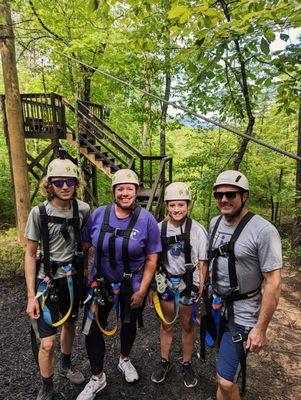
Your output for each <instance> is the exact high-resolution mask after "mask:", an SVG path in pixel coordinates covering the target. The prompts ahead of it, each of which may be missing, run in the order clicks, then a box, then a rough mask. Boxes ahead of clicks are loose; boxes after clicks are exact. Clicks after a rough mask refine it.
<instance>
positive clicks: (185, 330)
mask: <svg viewBox="0 0 301 400" xmlns="http://www.w3.org/2000/svg"><path fill="white" fill-rule="evenodd" d="M192 312H193V306H183V305H182V304H180V311H179V314H180V322H181V325H182V345H183V362H184V363H185V362H189V361H190V360H191V357H192V352H193V346H194V342H195V328H194V325H193V321H192V318H191V314H192Z"/></svg>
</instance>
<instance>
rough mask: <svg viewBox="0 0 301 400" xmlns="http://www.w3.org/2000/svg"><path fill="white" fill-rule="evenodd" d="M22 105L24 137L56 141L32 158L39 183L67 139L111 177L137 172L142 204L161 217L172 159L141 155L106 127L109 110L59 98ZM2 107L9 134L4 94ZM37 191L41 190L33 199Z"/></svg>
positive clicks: (26, 98)
mask: <svg viewBox="0 0 301 400" xmlns="http://www.w3.org/2000/svg"><path fill="white" fill-rule="evenodd" d="M21 102H22V109H23V120H24V136H25V138H38V139H51V140H52V143H51V144H50V145H49V146H47V147H46V148H45V149H44V150H43V151H42V152H41V154H39V155H38V156H37V157H36V159H34V158H33V157H32V156H31V155H30V154H28V160H29V162H28V170H29V172H31V173H32V174H33V175H34V177H35V178H36V179H37V181H39V180H40V178H41V177H42V176H43V175H44V174H45V171H46V167H47V165H43V163H41V160H42V159H43V158H44V157H45V156H46V155H48V154H49V153H50V152H51V151H54V152H55V151H57V148H58V147H59V146H60V142H59V140H61V139H67V140H68V141H69V143H70V144H71V145H72V146H74V147H75V148H77V147H78V146H79V148H80V153H81V154H82V155H83V157H84V158H86V159H87V160H88V161H89V163H90V164H91V165H93V166H95V167H96V168H97V169H98V170H100V171H102V172H103V173H104V174H105V175H107V176H108V177H111V176H112V174H114V173H115V172H116V171H118V170H119V169H121V168H130V169H132V170H134V171H135V172H136V173H137V175H138V177H139V182H140V187H139V192H138V202H139V203H140V204H141V205H142V206H144V207H146V208H147V209H148V210H150V211H152V212H153V214H154V215H155V217H156V218H159V217H162V211H163V195H164V188H165V186H166V185H167V184H169V183H170V182H172V158H171V157H161V156H145V155H143V154H142V153H140V152H139V151H138V150H137V149H136V148H135V147H134V146H132V145H131V144H130V143H128V141H127V140H125V139H124V138H123V137H122V136H121V135H119V134H118V133H117V132H115V131H114V130H113V129H112V128H111V127H109V126H108V125H107V124H106V122H105V120H104V119H105V110H104V107H103V106H101V105H99V104H96V103H90V102H84V101H78V102H77V104H76V106H74V105H72V104H71V103H69V102H68V101H67V100H66V99H63V98H62V96H59V95H57V94H55V93H50V94H40V93H35V94H22V95H21ZM1 104H2V113H3V121H4V128H5V131H6V133H7V125H6V114H5V96H3V95H2V96H1ZM52 157H53V156H52ZM70 158H72V157H70ZM73 160H74V159H73ZM37 191H38V185H37V188H36V190H35V192H34V194H33V197H32V199H33V198H34V196H35V195H36V193H37ZM94 202H95V198H94Z"/></svg>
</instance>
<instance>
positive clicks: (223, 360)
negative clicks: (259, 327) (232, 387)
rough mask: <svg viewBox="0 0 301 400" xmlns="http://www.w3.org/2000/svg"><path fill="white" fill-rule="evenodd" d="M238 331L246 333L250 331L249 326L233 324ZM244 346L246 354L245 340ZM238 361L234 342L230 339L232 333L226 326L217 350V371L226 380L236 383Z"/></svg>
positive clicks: (238, 367)
mask: <svg viewBox="0 0 301 400" xmlns="http://www.w3.org/2000/svg"><path fill="white" fill-rule="evenodd" d="M235 326H236V328H237V331H238V332H239V333H244V334H246V335H247V334H248V333H249V332H250V329H251V328H249V327H245V326H242V325H238V324H235ZM244 348H245V352H246V355H247V354H248V352H247V350H246V342H244ZM240 371H241V368H240V362H239V359H238V355H237V349H236V344H235V343H234V342H233V340H232V333H231V332H229V330H228V329H227V327H226V330H225V332H224V333H223V336H222V338H221V342H220V347H219V350H218V357H217V373H218V374H219V376H221V377H222V378H224V379H226V380H227V381H230V382H234V383H236V382H237V381H238V378H239V375H240Z"/></svg>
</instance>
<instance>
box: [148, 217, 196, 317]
mask: <svg viewBox="0 0 301 400" xmlns="http://www.w3.org/2000/svg"><path fill="white" fill-rule="evenodd" d="M167 224H168V221H167V220H165V221H163V222H162V226H161V243H162V249H163V251H162V253H161V256H160V268H159V271H158V273H157V274H156V276H155V280H156V283H157V285H156V290H154V293H153V303H154V307H155V310H156V312H157V314H158V315H159V317H160V318H161V320H162V321H163V322H164V323H165V324H166V325H171V324H173V323H174V322H175V321H176V319H177V317H178V314H179V304H180V294H179V285H180V281H181V279H183V281H184V282H185V285H186V288H185V290H184V291H183V295H184V296H187V297H189V296H190V295H191V292H192V291H194V292H196V291H197V288H196V287H194V285H193V273H194V271H195V266H194V265H193V264H192V261H191V244H190V233H191V225H192V219H191V218H189V217H187V218H186V224H185V230H184V232H183V228H182V226H181V227H180V229H181V234H180V235H174V236H167ZM178 242H183V243H184V257H185V273H184V274H178V275H174V274H170V273H169V272H168V271H167V269H166V265H168V248H169V246H171V245H173V244H175V243H178ZM162 276H163V278H162ZM164 278H165V281H166V279H167V282H168V281H169V282H170V283H171V289H172V291H173V294H174V304H175V316H174V318H173V320H172V321H167V320H166V318H165V317H164V314H163V311H162V308H161V305H160V300H159V296H158V293H164V291H165V290H166V287H167V286H168V283H165V285H164V284H162V283H161V282H162V279H164Z"/></svg>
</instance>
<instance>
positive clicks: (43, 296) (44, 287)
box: [36, 264, 74, 328]
mask: <svg viewBox="0 0 301 400" xmlns="http://www.w3.org/2000/svg"><path fill="white" fill-rule="evenodd" d="M62 268H63V270H64V272H65V274H66V279H67V284H68V290H69V299H70V305H69V309H68V311H67V313H66V314H65V315H64V316H63V317H62V318H61V319H60V320H59V321H57V322H52V317H51V312H50V310H49V308H48V306H47V304H46V300H47V298H48V295H49V284H50V282H51V281H50V280H49V279H48V278H45V279H44V280H43V281H42V282H41V283H40V284H39V287H38V290H37V294H36V299H38V300H39V303H40V306H41V309H42V312H43V318H44V321H45V322H46V324H47V325H49V326H52V327H54V328H57V327H58V326H61V325H62V324H63V323H64V322H66V321H67V319H68V318H69V316H70V314H71V311H72V307H73V302H74V289H73V279H72V275H71V270H72V264H67V265H65V266H63V267H62Z"/></svg>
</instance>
